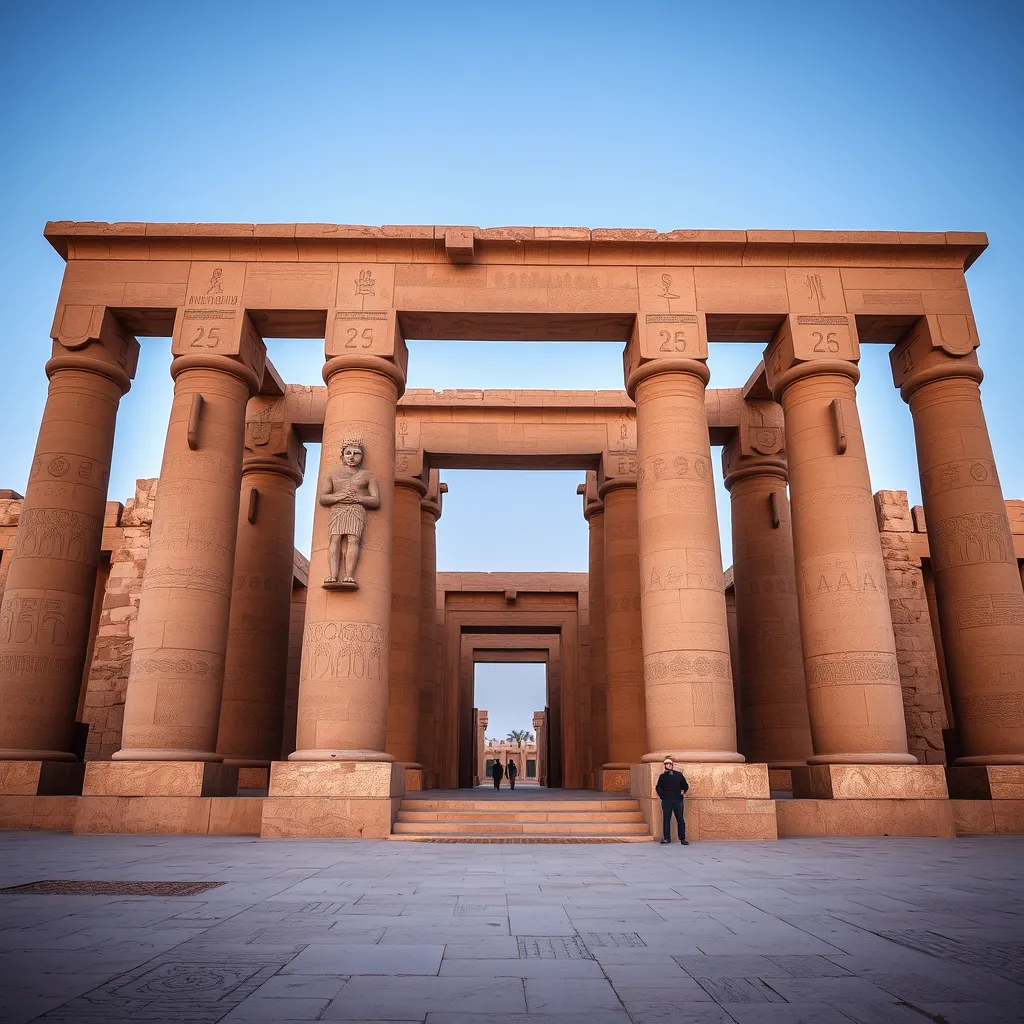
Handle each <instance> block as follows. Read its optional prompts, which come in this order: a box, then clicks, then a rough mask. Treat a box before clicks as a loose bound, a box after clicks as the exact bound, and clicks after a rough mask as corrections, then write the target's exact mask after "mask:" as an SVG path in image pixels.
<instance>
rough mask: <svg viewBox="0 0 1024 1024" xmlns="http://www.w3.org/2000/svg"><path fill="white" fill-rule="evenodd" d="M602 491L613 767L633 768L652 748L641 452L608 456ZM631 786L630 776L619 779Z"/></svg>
mask: <svg viewBox="0 0 1024 1024" xmlns="http://www.w3.org/2000/svg"><path fill="white" fill-rule="evenodd" d="M598 496H599V498H600V500H601V501H603V502H604V609H605V627H604V635H605V680H606V681H605V689H606V694H607V699H606V715H607V722H608V731H607V736H608V739H607V760H606V761H605V762H604V764H603V766H602V768H603V769H604V776H605V778H606V779H607V778H610V777H611V776H609V775H608V772H615V771H618V772H628V771H629V768H630V766H631V765H633V764H635V763H636V762H637V761H639V760H640V759H641V758H642V757H643V755H644V751H645V750H646V749H647V724H646V719H645V711H644V663H643V648H642V646H641V640H640V635H641V618H640V561H639V547H638V541H637V515H636V457H635V455H633V454H632V453H626V454H623V453H608V452H605V453H604V455H603V456H602V465H601V473H600V477H599V480H598ZM616 785H617V786H618V788H621V789H628V788H629V786H628V778H627V777H626V776H623V777H622V778H621V780H620V781H619V782H617V783H616Z"/></svg>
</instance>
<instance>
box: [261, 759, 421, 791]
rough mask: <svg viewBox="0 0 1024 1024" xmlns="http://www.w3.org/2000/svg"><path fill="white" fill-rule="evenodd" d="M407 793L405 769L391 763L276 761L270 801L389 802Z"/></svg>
mask: <svg viewBox="0 0 1024 1024" xmlns="http://www.w3.org/2000/svg"><path fill="white" fill-rule="evenodd" d="M404 793H405V769H404V768H403V767H402V766H401V765H400V764H395V763H394V762H392V761H274V762H272V763H271V765H270V796H271V797H352V798H362V799H367V798H375V799H385V800H386V799H390V798H391V797H400V796H402V795H403V794H404Z"/></svg>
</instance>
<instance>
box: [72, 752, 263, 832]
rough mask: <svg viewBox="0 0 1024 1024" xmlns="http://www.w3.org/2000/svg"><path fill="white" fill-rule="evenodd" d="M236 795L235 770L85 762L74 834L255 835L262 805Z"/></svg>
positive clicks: (208, 764) (199, 764)
mask: <svg viewBox="0 0 1024 1024" xmlns="http://www.w3.org/2000/svg"><path fill="white" fill-rule="evenodd" d="M237 792H238V766H237V765H228V764H221V763H220V762H212V761H89V762H87V763H86V766H85V782H84V784H83V786H82V796H81V799H79V800H78V801H77V802H76V806H75V817H74V823H73V831H75V832H79V833H122V834H128V833H140V834H163V835H177V834H181V835H258V834H259V821H260V808H261V805H262V802H263V801H262V800H260V799H259V798H251V797H239V796H236V795H235V794H236V793H237Z"/></svg>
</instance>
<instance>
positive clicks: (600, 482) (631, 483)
mask: <svg viewBox="0 0 1024 1024" xmlns="http://www.w3.org/2000/svg"><path fill="white" fill-rule="evenodd" d="M621 487H633V488H635V487H636V452H626V451H623V452H602V453H601V465H600V467H599V468H598V471H597V496H598V498H599V499H600V500H601V501H604V499H605V497H606V496H607V495H608V493H609V492H610V491H615V490H618V489H619V488H621Z"/></svg>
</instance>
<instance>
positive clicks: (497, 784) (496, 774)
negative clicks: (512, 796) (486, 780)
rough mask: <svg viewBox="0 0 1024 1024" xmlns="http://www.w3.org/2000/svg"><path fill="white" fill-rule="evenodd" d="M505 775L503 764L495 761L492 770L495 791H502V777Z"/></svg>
mask: <svg viewBox="0 0 1024 1024" xmlns="http://www.w3.org/2000/svg"><path fill="white" fill-rule="evenodd" d="M504 774H505V773H504V771H502V767H501V762H500V761H495V762H494V765H493V766H492V768H491V778H492V779H494V788H495V789H501V777H502V775H504Z"/></svg>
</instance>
